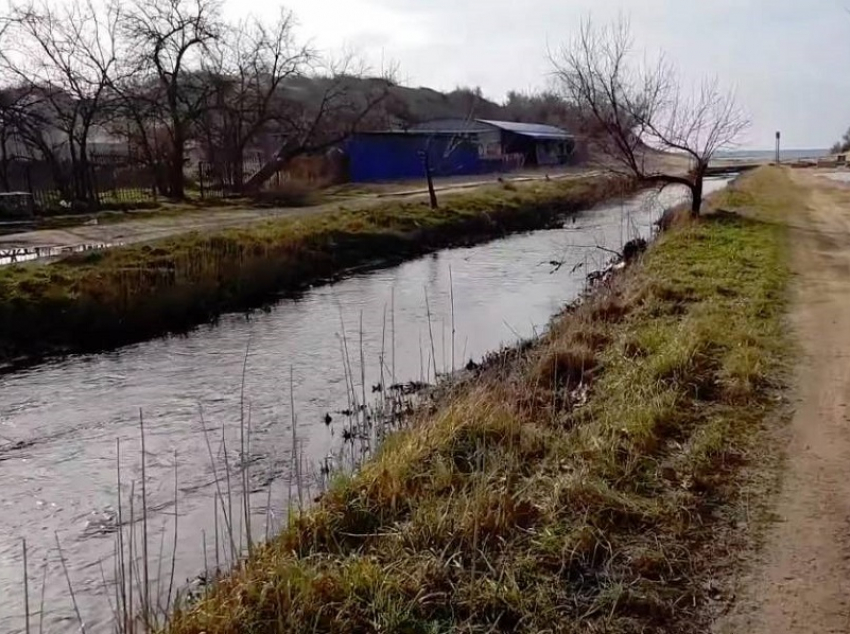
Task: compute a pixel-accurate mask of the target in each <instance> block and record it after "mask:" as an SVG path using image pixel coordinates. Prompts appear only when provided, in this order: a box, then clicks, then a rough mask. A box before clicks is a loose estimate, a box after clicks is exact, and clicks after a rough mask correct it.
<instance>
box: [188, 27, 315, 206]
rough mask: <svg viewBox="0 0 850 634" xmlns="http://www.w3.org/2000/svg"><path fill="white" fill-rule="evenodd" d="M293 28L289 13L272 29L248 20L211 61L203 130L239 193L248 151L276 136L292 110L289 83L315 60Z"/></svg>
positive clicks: (229, 33) (216, 47)
mask: <svg viewBox="0 0 850 634" xmlns="http://www.w3.org/2000/svg"><path fill="white" fill-rule="evenodd" d="M293 27H294V19H293V16H292V14H291V13H290V12H288V11H281V14H280V17H279V18H278V20H277V21H276V22H275V23H273V24H272V25H271V26H267V25H266V24H265V23H264V22H263V21H261V20H259V19H257V18H249V19H246V20H243V21H241V22H239V23H237V24H235V25H232V26H231V27H229V28H228V29H227V30H226V32H225V33H224V35H223V36H222V38H221V39H220V40H219V41H217V42H215V43H213V45H212V46H211V47H210V54H209V55H208V56H207V57H206V58H205V62H204V67H205V69H206V73H205V74H206V75H207V76H208V77H209V78H210V81H211V83H212V85H213V90H212V91H211V92H210V94H209V95H208V99H209V101H208V104H207V107H206V109H205V111H204V113H203V115H202V117H201V119H200V121H199V125H198V127H199V128H200V130H201V132H202V137H203V139H204V141H205V145H206V149H207V154H208V158H209V160H210V161H212V162H213V164H215V165H217V166H219V169H222V170H224V171H227V172H229V173H228V174H226V176H227V177H228V180H229V181H230V182H232V183H233V185H234V188H235V189H236V190H237V191H239V190H241V188H242V183H243V181H244V163H243V161H244V155H245V151H246V148H247V147H248V146H249V145H250V144H251V143H253V142H255V141H257V140H258V139H259V137H260V136H261V135H263V134H264V133H265V134H269V133H271V131H272V130H273V128H274V127H275V123H276V121H277V120H278V119H279V118H281V116H282V115H284V114H285V113H286V111H287V108H286V104H284V103H282V93H283V88H284V85H285V82H286V81H287V80H290V79H291V78H294V77H297V76H299V75H302V74H304V73H305V72H306V71H307V70H308V69H309V65H310V63H311V62H312V60H313V59H314V57H315V54H314V53H313V52H312V51H311V50H310V49H309V48H308V47H306V46H303V45H300V44H298V43H297V41H296V39H295V36H294V32H293Z"/></svg>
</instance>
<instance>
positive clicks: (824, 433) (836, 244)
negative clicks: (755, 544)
mask: <svg viewBox="0 0 850 634" xmlns="http://www.w3.org/2000/svg"><path fill="white" fill-rule="evenodd" d="M792 177H793V178H794V180H795V181H796V182H798V183H799V184H801V185H803V186H805V187H806V188H807V190H808V194H807V204H806V208H804V209H801V210H800V213H799V216H798V217H795V218H792V219H790V220H789V222H790V224H791V226H792V228H791V232H792V234H791V240H790V243H791V245H792V248H793V253H792V261H793V270H794V274H795V282H794V293H793V303H792V323H793V327H794V329H795V330H796V334H797V337H798V342H799V345H800V348H801V354H802V357H801V359H800V362H799V365H798V367H797V368H796V374H797V393H796V402H795V403H794V405H795V413H794V416H793V422H792V426H791V439H790V444H789V445H788V448H787V452H788V459H787V465H786V470H785V474H784V476H783V479H782V489H781V493H780V495H779V499H778V505H777V507H776V515H777V522H776V524H774V525H773V526H771V528H770V529H769V532H768V536H767V541H766V544H765V547H764V549H763V554H762V559H761V561H760V562H759V563H758V565H757V566H756V570H755V572H754V574H753V576H752V579H750V580H749V582H748V583H747V584H745V585H746V586H749V587H748V589H747V591H746V592H745V595H746V596H744V597H742V599H741V600H740V601H739V604H738V606H737V608H736V609H735V611H734V614H733V615H732V616H731V618H730V619H728V621H725V622H724V623H722V624H721V625H720V626H719V627H718V628H717V629H718V630H719V631H720V632H723V634H733V633H734V634H745V633H746V634H785V633H787V632H795V633H796V632H799V633H812V634H815V633H817V634H826V633H828V632H850V187H847V186H846V185H840V184H837V183H834V182H830V181H828V180H826V179H825V178H823V177H822V176H819V175H817V174H816V173H806V172H803V171H796V172H793V175H792Z"/></svg>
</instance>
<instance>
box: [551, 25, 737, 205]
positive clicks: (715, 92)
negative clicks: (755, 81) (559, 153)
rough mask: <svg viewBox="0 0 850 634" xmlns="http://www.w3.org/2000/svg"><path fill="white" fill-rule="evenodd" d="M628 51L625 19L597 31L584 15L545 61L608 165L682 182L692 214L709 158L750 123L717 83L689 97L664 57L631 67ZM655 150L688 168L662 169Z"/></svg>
mask: <svg viewBox="0 0 850 634" xmlns="http://www.w3.org/2000/svg"><path fill="white" fill-rule="evenodd" d="M633 53H634V49H633V40H632V35H631V31H630V28H629V24H628V22H627V21H625V20H620V21H619V22H617V23H615V24H613V25H612V26H609V27H605V28H596V27H595V26H594V25H593V24H592V23H591V22H590V21H589V20H588V21H586V22H585V23H584V24H583V25H582V28H581V31H580V32H579V35H578V36H577V37H576V38H575V39H574V40H573V41H572V42H570V43H569V44H568V45H566V46H565V47H563V48H562V49H561V50H560V51H559V52H558V53H556V54H555V55H553V56H552V63H553V65H554V67H555V74H556V77H557V80H558V82H559V84H560V87H561V89H562V90H563V92H564V93H565V96H566V97H567V98H568V99H570V100H571V101H572V102H573V103H574V104H575V105H576V106H578V107H579V108H580V109H581V111H582V112H584V113H585V116H587V117H589V118H590V120H591V121H592V122H593V123H595V124H596V128H597V129H596V130H595V133H594V134H593V142H594V145H595V146H596V147H597V148H598V149H599V150H600V151H601V153H602V154H603V155H604V156H605V157H607V158H608V159H609V165H610V167H611V169H613V170H615V171H618V172H620V173H626V174H629V175H630V176H632V177H634V178H637V179H638V180H640V181H643V182H649V183H658V184H659V185H661V186H666V185H672V184H679V185H684V186H685V187H687V188H688V189H689V190H690V192H691V200H692V202H691V212H692V213H693V214H694V215H698V214H699V212H700V209H701V206H702V192H703V180H704V178H705V175H706V173H707V171H708V167H709V163H710V161H711V159H712V157H713V156H714V155H715V153H716V152H717V151H718V150H719V149H722V148H724V147H730V146H733V145H734V143H735V141H736V139H738V137H739V136H740V135H741V133H742V132H743V131H744V130H745V129H746V128H747V127H748V125H749V121H748V119H747V118H746V116H745V115H744V113H743V112H742V110H741V109H740V108H739V107H738V105H737V104H736V102H735V97H734V94H733V93H731V92H723V91H721V89H720V86H719V84H718V82H717V81H716V80H711V81H706V82H703V83H702V85H701V86H700V87H699V89H697V90H696V91H694V92H693V93H692V94H688V93H686V92H684V91H683V90H682V86H681V83H680V81H679V80H678V78H677V76H676V73H675V72H674V70H673V68H672V67H671V66H670V65H669V64H668V63H667V62H666V60H665V59H664V58H663V57H662V58H661V59H659V60H658V62H657V63H655V64H651V65H650V64H646V63H643V64H635V63H634V62H633ZM659 151H660V152H667V153H676V154H680V155H682V156H685V157H687V158H688V159H689V160H690V164H691V165H690V169H689V170H687V171H685V170H680V171H677V170H676V169H675V168H670V167H669V165H667V166H666V165H665V161H664V160H662V159H663V157H661V156H659ZM666 163H668V164H669V161H666Z"/></svg>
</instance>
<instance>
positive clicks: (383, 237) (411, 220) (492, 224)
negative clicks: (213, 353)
mask: <svg viewBox="0 0 850 634" xmlns="http://www.w3.org/2000/svg"><path fill="white" fill-rule="evenodd" d="M625 189H626V186H625V185H624V184H623V183H621V182H616V181H612V180H608V179H595V180H575V181H564V182H539V183H535V184H529V185H524V186H521V187H516V188H515V189H514V188H512V189H511V190H507V189H502V188H492V189H489V190H482V191H478V192H473V193H469V194H460V195H456V196H451V197H450V196H446V197H445V200H443V201H442V203H443V204H442V206H441V208H440V209H438V210H431V209H430V208H429V207H428V206H427V204H424V203H421V202H411V203H399V202H393V203H387V204H385V205H381V206H378V207H372V208H369V209H362V210H341V211H338V212H333V213H323V214H315V215H308V216H302V217H298V218H292V219H281V220H274V221H269V222H266V223H260V224H256V225H252V226H250V227H247V228H244V229H232V230H223V231H220V232H216V233H205V234H190V235H185V236H180V237H177V238H173V239H168V240H163V241H160V242H156V243H152V244H148V245H134V246H127V247H120V248H115V249H110V250H107V251H103V252H91V253H87V254H85V255H79V256H71V257H69V258H67V259H65V260H63V261H61V262H57V263H54V264H50V265H20V266H11V267H3V268H0V363H2V362H4V361H9V360H12V359H15V358H17V357H21V356H38V355H43V354H50V353H54V352H62V351H68V350H71V351H74V350H97V349H103V348H108V347H112V346H115V345H119V344H121V343H126V342H130V341H136V340H142V339H145V338H149V337H152V336H157V335H160V334H164V333H166V332H169V331H180V330H185V329H187V328H190V327H192V326H194V325H197V324H199V323H204V322H208V321H210V320H212V319H214V318H215V317H217V316H218V315H220V314H221V313H222V312H224V311H229V310H239V309H242V308H248V307H252V306H257V305H260V304H262V303H263V302H264V301H268V300H270V299H272V298H274V297H275V296H276V294H278V293H280V292H283V291H297V290H299V289H302V288H304V287H305V286H307V285H309V284H312V283H315V282H318V281H321V280H323V279H327V278H328V277H329V276H333V275H335V274H338V273H340V272H341V271H344V270H345V269H346V268H349V267H352V266H357V265H364V264H368V263H370V262H376V261H379V260H390V261H392V260H401V259H404V258H409V257H412V256H415V255H418V254H422V253H427V252H428V251H431V250H434V249H437V248H441V247H446V246H449V245H452V244H458V243H471V242H475V241H480V240H485V239H488V238H492V237H496V236H499V235H502V234H505V233H509V232H512V231H523V230H529V229H535V228H541V227H544V226H547V225H549V224H551V223H552V222H553V221H555V220H557V219H558V218H559V217H561V216H563V215H564V214H566V213H570V212H574V211H576V210H579V209H585V208H588V207H590V206H592V205H593V204H595V203H597V202H600V201H602V200H604V199H607V198H611V197H614V196H617V195H620V194H622V193H623V192H624V191H625Z"/></svg>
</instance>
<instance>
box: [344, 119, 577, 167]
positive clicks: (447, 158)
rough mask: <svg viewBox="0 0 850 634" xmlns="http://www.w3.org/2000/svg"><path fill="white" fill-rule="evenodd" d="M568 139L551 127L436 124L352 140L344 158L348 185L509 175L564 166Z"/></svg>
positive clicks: (448, 121) (463, 122) (468, 122)
mask: <svg viewBox="0 0 850 634" xmlns="http://www.w3.org/2000/svg"><path fill="white" fill-rule="evenodd" d="M574 147H575V141H574V139H573V137H572V136H571V135H570V134H569V133H568V132H566V131H565V130H562V129H560V128H556V127H554V126H549V125H542V124H531V123H514V122H509V121H489V120H469V119H440V120H435V121H429V122H426V123H422V124H419V125H416V126H414V127H412V128H410V129H408V130H405V131H393V132H366V133H360V134H356V135H354V136H353V137H352V138H351V139H350V140H349V142H348V145H347V154H348V159H349V170H350V177H351V180H352V182H376V181H392V180H404V179H415V178H420V177H424V175H425V158H426V154H427V158H428V162H429V163H430V168H431V173H432V174H433V175H434V176H464V175H471V174H487V173H495V172H500V171H510V170H511V169H516V168H519V167H523V166H532V165H533V166H536V165H557V164H561V163H565V162H566V161H567V160H568V158H569V156H570V154H571V153H572V150H573V148H574Z"/></svg>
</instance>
